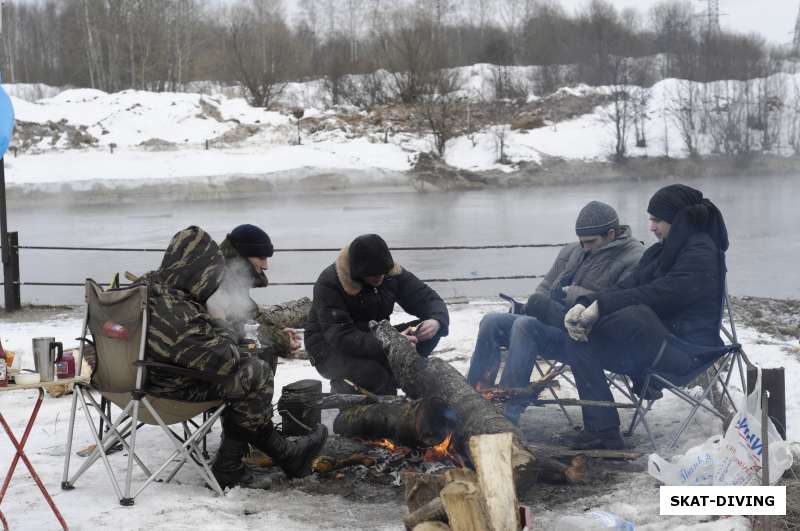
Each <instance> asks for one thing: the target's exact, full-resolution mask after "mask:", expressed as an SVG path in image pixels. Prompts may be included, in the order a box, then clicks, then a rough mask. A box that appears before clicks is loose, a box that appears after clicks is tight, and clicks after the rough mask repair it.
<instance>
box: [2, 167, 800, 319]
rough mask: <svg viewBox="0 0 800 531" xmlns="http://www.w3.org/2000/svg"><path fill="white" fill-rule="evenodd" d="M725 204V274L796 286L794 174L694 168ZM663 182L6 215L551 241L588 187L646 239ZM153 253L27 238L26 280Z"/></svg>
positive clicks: (489, 254)
mask: <svg viewBox="0 0 800 531" xmlns="http://www.w3.org/2000/svg"><path fill="white" fill-rule="evenodd" d="M687 183H688V184H690V185H692V186H694V187H697V188H699V189H701V190H703V191H704V193H705V195H706V196H707V197H710V198H711V199H712V200H713V201H714V202H715V203H716V204H717V205H718V206H719V207H720V209H721V210H722V212H723V213H724V215H725V218H726V221H727V224H728V230H729V233H730V240H731V248H730V251H729V253H728V267H729V277H728V281H729V287H730V291H731V293H733V294H736V295H756V296H766V297H780V298H800V280H799V279H800V274H798V273H797V262H798V260H799V259H800V238H798V229H797V221H798V214H797V210H798V209H797V204H798V196H800V179H799V178H798V177H797V176H796V175H786V176H770V177H750V178H739V177H736V178H719V177H716V178H708V179H697V180H692V181H688V182H687ZM664 184H667V183H666V182H654V181H647V182H643V183H635V182H621V183H607V184H597V185H585V184H584V185H578V186H552V187H536V188H522V189H512V190H482V191H473V192H430V193H416V192H405V191H402V192H401V191H397V192H383V193H356V192H348V193H341V192H339V193H307V194H293V195H288V194H283V195H281V194H276V195H271V196H264V197H257V198H252V199H247V200H227V201H216V202H212V201H194V202H186V203H184V204H174V203H159V202H153V203H149V204H143V205H141V206H136V207H133V206H112V205H98V206H64V207H62V208H52V207H47V208H41V209H32V208H30V207H25V208H16V207H15V206H14V205H9V213H8V221H9V229H10V230H12V231H13V230H16V231H19V238H20V245H54V246H86V247H158V248H164V247H166V245H167V243H168V242H169V239H170V237H171V236H172V235H173V234H174V233H175V232H176V231H178V230H180V229H181V228H184V227H186V226H188V225H192V224H196V225H200V226H201V227H203V228H204V229H206V230H207V231H208V232H210V233H211V235H212V236H214V237H215V238H216V239H218V241H221V240H222V238H223V237H224V236H225V234H226V232H227V231H229V230H230V229H231V228H233V227H234V226H236V225H238V224H240V223H253V224H256V225H259V226H260V227H262V228H264V229H265V230H266V231H267V232H268V233H269V234H270V236H271V237H272V240H273V243H274V245H275V247H276V249H281V248H308V247H323V248H331V247H336V248H338V247H342V246H344V245H345V244H347V243H348V242H349V241H350V240H351V239H352V238H353V237H355V236H357V235H358V234H362V233H367V232H377V233H380V234H381V235H383V236H384V238H385V239H386V240H387V242H388V243H389V246H390V247H392V246H395V247H408V246H420V245H425V246H435V245H482V244H508V243H558V242H567V241H572V240H574V239H575V233H574V222H575V217H576V215H577V213H578V211H579V210H580V208H581V207H582V206H583V205H584V204H585V203H587V202H588V201H590V200H592V199H597V200H601V201H605V202H608V203H610V204H611V205H614V206H615V207H616V208H617V210H618V211H619V214H620V218H621V219H622V221H623V222H624V223H628V224H630V225H631V226H632V227H633V232H634V235H635V236H636V237H637V238H639V239H641V240H643V241H644V242H645V243H646V244H647V245H650V244H651V243H653V242H654V241H655V240H654V237H653V236H652V235H651V234H650V233H649V232H648V230H647V227H648V224H647V214H646V212H645V210H646V206H647V201H648V199H649V197H650V196H651V195H652V193H653V192H654V191H655V190H657V189H658V188H659V187H660V186H663V185H664ZM557 251H558V250H557V249H553V248H544V249H505V250H459V251H396V252H395V253H394V254H395V260H396V261H397V262H399V263H401V264H402V265H404V266H405V267H406V268H407V269H409V270H411V271H412V272H414V273H415V274H417V275H418V276H419V277H421V278H453V277H483V276H509V275H531V274H534V275H539V274H544V273H545V272H546V271H547V268H548V267H549V266H550V264H551V263H552V261H553V258H554V257H555V254H556V253H557ZM335 257H336V253H335V252H313V253H296V252H276V254H275V256H274V257H273V258H272V260H270V270H269V272H268V275H269V277H270V280H271V281H272V282H313V281H314V280H315V279H316V277H317V275H318V274H319V272H320V271H321V270H322V269H323V268H324V267H326V266H327V265H328V264H330V263H331V262H332V261H333V260H334V259H335ZM160 259H161V256H160V254H159V253H109V252H75V251H40V250H24V249H23V250H21V254H20V267H21V271H22V281H23V282H82V281H83V279H85V278H87V277H91V278H94V279H96V280H98V281H107V280H109V279H110V278H111V276H112V275H113V273H114V272H117V271H120V272H122V271H126V270H127V271H131V272H133V273H142V272H144V271H147V270H149V269H152V268H155V267H157V266H158V264H159V262H160ZM537 283H538V280H536V279H529V280H497V281H481V282H451V283H436V284H434V287H435V288H436V289H437V290H438V291H439V292H440V294H441V295H442V296H444V297H446V298H456V297H468V298H477V297H491V296H495V295H496V294H497V292H498V291H506V292H508V293H512V294H516V295H519V296H526V295H527V294H528V293H530V292H531V291H532V290H533V289H534V287H535V286H536V284H537ZM254 295H255V298H256V299H257V300H259V302H263V303H269V302H279V301H282V300H286V299H289V298H296V297H299V296H304V295H307V296H310V295H311V286H295V287H289V286H272V287H270V288H269V289H267V290H256V291H254ZM22 298H23V303H37V304H79V303H81V302H82V300H83V296H82V289H81V288H76V287H39V286H22Z"/></svg>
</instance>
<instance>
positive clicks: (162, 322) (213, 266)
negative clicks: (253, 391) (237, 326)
mask: <svg viewBox="0 0 800 531" xmlns="http://www.w3.org/2000/svg"><path fill="white" fill-rule="evenodd" d="M224 270H225V259H224V258H223V257H222V254H221V253H220V252H219V248H218V247H217V244H216V243H215V242H214V240H213V239H212V238H211V237H210V236H209V235H208V234H207V233H206V232H205V231H203V229H201V228H199V227H195V226H192V227H189V228H187V229H184V230H182V231H180V232H178V233H177V234H175V236H173V238H172V241H171V242H170V244H169V247H168V248H167V251H166V253H165V254H164V259H163V260H162V262H161V266H160V267H159V268H158V269H157V270H155V271H151V272H149V273H147V274H145V275H144V276H143V277H142V278H141V279H140V281H142V282H146V283H147V285H148V297H149V303H148V304H149V310H150V311H149V314H150V322H149V326H148V329H147V348H146V356H147V359H149V360H152V361H158V362H162V363H169V364H172V365H177V366H179V367H185V368H189V369H195V370H198V371H202V372H203V373H205V376H206V377H207V379H209V380H218V381H224V380H226V379H227V378H229V377H230V376H232V375H233V374H234V373H235V372H236V371H237V370H238V368H239V361H240V360H239V356H240V355H239V349H238V346H237V340H236V335H235V333H234V331H233V329H231V328H230V327H229V326H227V325H226V324H225V323H224V322H220V321H215V320H212V318H211V317H210V316H209V315H208V314H207V313H206V308H205V306H204V305H205V302H206V300H207V299H208V297H209V296H210V295H211V294H212V293H214V291H216V290H217V288H218V287H219V285H220V282H221V280H222V276H223V273H224ZM197 385H198V380H196V379H193V378H189V377H186V376H182V375H176V374H175V373H173V372H171V371H168V370H159V369H150V370H148V372H147V388H148V389H149V390H150V391H152V392H155V393H158V394H170V393H175V392H180V391H181V390H182V389H184V388H186V387H196V386H197Z"/></svg>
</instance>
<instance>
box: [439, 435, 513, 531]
mask: <svg viewBox="0 0 800 531" xmlns="http://www.w3.org/2000/svg"><path fill="white" fill-rule="evenodd" d="M512 438H513V436H512V435H511V433H495V434H486V435H476V436H474V437H472V438H471V439H470V440H469V450H470V455H471V456H472V462H473V463H475V469H476V470H477V472H478V485H479V486H480V490H481V492H482V494H483V500H484V503H485V506H486V516H487V517H488V523H489V528H490V529H493V530H496V531H501V530H504V529H517V528H518V527H519V522H518V521H517V493H516V491H515V490H514V478H513V476H514V472H513V470H512V469H511V445H512V442H513V441H512ZM446 506H447V503H445V507H446ZM448 514H449V513H448ZM451 527H454V528H456V527H455V526H454V525H452V521H451Z"/></svg>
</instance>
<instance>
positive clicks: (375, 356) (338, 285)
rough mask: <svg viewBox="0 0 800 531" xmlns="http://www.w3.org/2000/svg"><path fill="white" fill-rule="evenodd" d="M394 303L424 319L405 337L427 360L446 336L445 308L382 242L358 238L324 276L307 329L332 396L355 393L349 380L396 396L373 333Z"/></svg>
mask: <svg viewBox="0 0 800 531" xmlns="http://www.w3.org/2000/svg"><path fill="white" fill-rule="evenodd" d="M395 303H397V304H399V305H400V306H401V307H402V308H403V310H405V311H406V312H408V313H410V314H411V315H414V316H416V317H418V318H419V319H420V322H419V324H418V325H417V326H416V327H411V326H409V327H406V328H405V329H404V330H402V331H401V333H402V334H403V335H404V336H405V337H406V338H407V339H408V340H409V341H410V342H411V343H413V344H414V345H416V347H417V352H419V354H420V355H421V356H428V355H429V354H430V353H431V352H432V351H433V349H434V348H435V347H436V344H437V343H438V342H439V339H440V338H441V337H442V336H446V335H447V332H448V326H449V323H450V318H449V315H448V313H447V306H446V305H445V303H444V301H443V300H442V298H441V297H439V295H438V294H437V293H436V292H435V291H433V290H432V289H431V288H430V287H428V286H427V285H426V284H425V283H424V282H422V281H421V280H420V279H418V278H417V277H416V276H414V274H413V273H411V272H410V271H407V270H405V269H403V268H402V267H400V265H399V264H396V263H395V262H394V259H393V258H392V254H391V252H389V247H388V246H387V245H386V242H385V241H384V240H383V238H381V237H380V236H378V235H377V234H364V235H361V236H359V237H358V238H356V239H355V240H353V241H352V242H351V243H350V245H349V246H347V247H345V248H344V249H342V251H341V252H340V253H339V256H338V257H337V258H336V262H334V263H333V264H331V265H330V266H328V267H327V268H325V269H324V270H323V271H322V273H320V275H319V278H318V279H317V282H316V283H315V284H314V301H313V303H312V305H311V310H310V311H309V314H308V320H307V321H306V324H305V345H306V350H307V351H308V353H309V355H310V356H311V360H312V363H313V364H314V366H315V367H316V368H317V371H319V373H320V374H321V375H322V376H325V377H326V378H330V379H331V389H332V390H333V391H334V392H352V389H351V388H350V386H348V385H346V384H345V382H344V381H343V380H344V379H345V378H346V379H348V380H350V381H352V382H353V383H355V384H357V385H359V386H361V387H363V388H364V389H367V390H369V391H372V392H373V393H377V394H395V393H396V392H397V384H396V383H395V380H394V377H393V376H392V371H391V369H390V368H389V364H388V361H387V359H386V353H385V352H384V350H383V347H382V346H381V344H380V342H378V340H377V339H376V338H375V336H373V335H372V333H370V331H369V322H370V321H372V320H375V321H381V320H383V319H389V317H390V315H391V314H392V311H393V310H394V305H395Z"/></svg>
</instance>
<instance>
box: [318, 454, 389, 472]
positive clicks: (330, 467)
mask: <svg viewBox="0 0 800 531" xmlns="http://www.w3.org/2000/svg"><path fill="white" fill-rule="evenodd" d="M374 464H375V460H374V459H372V458H371V457H367V456H365V455H363V454H353V455H351V456H350V457H346V458H344V459H335V458H333V457H329V456H327V455H320V456H317V457H316V458H315V459H314V461H312V462H311V470H313V471H314V472H320V473H324V472H332V471H334V470H339V469H342V468H347V467H348V466H355V465H364V466H373V465H374Z"/></svg>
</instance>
